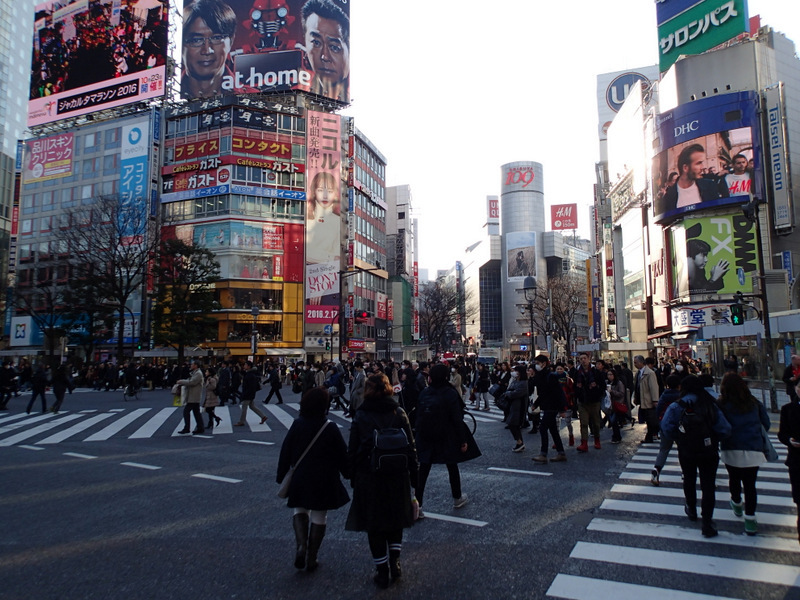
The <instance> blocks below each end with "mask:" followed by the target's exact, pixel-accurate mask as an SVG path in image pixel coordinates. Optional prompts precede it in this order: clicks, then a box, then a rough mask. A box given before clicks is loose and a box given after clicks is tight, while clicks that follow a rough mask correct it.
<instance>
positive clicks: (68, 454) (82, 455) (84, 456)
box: [64, 452, 97, 458]
mask: <svg viewBox="0 0 800 600" xmlns="http://www.w3.org/2000/svg"><path fill="white" fill-rule="evenodd" d="M64 456H72V457H73V458H97V457H96V456H92V455H91V454H80V453H79V452H64Z"/></svg>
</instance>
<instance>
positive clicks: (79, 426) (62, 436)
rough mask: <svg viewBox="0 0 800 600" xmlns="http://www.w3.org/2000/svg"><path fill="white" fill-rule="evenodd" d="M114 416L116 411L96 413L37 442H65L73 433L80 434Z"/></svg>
mask: <svg viewBox="0 0 800 600" xmlns="http://www.w3.org/2000/svg"><path fill="white" fill-rule="evenodd" d="M113 416H114V413H105V414H99V415H95V416H93V417H90V418H88V419H86V420H85V421H81V422H80V423H76V424H75V425H73V426H72V427H70V428H69V429H65V430H64V431H59V432H58V433H55V434H53V435H51V436H50V437H48V438H45V439H43V440H39V441H38V442H37V443H38V444H58V443H59V442H63V441H64V440H66V439H67V438H71V437H72V436H73V435H77V434H79V433H80V432H81V431H86V430H87V429H89V427H91V426H92V425H95V424H97V423H99V422H100V421H103V420H105V419H108V418H109V417H113Z"/></svg>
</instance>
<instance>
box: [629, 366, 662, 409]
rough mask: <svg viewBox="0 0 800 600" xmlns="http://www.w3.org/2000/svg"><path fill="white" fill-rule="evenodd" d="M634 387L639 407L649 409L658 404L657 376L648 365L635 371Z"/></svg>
mask: <svg viewBox="0 0 800 600" xmlns="http://www.w3.org/2000/svg"><path fill="white" fill-rule="evenodd" d="M635 382H636V383H635V387H634V389H636V391H637V395H636V398H637V399H638V401H639V402H638V404H639V408H643V409H645V410H649V409H651V408H655V407H656V406H657V405H658V397H659V392H658V378H657V377H656V374H655V372H654V371H653V369H651V368H650V367H648V366H646V365H645V366H644V367H642V368H641V369H640V370H639V371H638V372H637V373H636V379H635Z"/></svg>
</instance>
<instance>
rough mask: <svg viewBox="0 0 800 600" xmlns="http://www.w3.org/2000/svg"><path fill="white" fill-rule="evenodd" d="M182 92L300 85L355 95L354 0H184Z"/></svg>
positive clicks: (203, 94) (340, 97) (197, 94)
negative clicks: (352, 87) (352, 71)
mask: <svg viewBox="0 0 800 600" xmlns="http://www.w3.org/2000/svg"><path fill="white" fill-rule="evenodd" d="M181 52H182V63H183V71H182V75H181V96H182V97H183V98H187V99H192V98H211V97H214V96H220V95H227V94H243V93H259V92H275V91H284V90H301V91H305V92H311V93H314V94H317V95H319V96H324V97H326V98H330V99H332V100H336V101H339V102H343V103H348V102H349V101H350V4H349V2H348V0H281V1H279V2H277V1H274V2H256V3H255V4H254V3H253V1H252V0H185V2H184V6H183V32H182V41H181Z"/></svg>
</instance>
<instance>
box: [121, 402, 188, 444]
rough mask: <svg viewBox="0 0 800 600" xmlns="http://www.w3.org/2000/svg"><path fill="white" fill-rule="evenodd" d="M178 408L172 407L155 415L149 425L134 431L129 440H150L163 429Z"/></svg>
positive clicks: (148, 422) (146, 424) (163, 409)
mask: <svg viewBox="0 0 800 600" xmlns="http://www.w3.org/2000/svg"><path fill="white" fill-rule="evenodd" d="M177 408H178V407H177V406H170V407H168V408H162V409H161V410H160V411H158V412H157V413H156V414H155V415H153V416H152V417H151V418H150V420H149V421H147V423H145V424H144V425H142V426H141V427H140V428H139V429H137V430H136V431H134V432H133V433H132V434H131V435H129V436H128V439H129V440H134V439H140V438H149V437H153V434H154V433H155V432H156V430H157V429H158V428H159V427H161V426H162V425H163V424H164V423H165V422H166V420H167V419H169V417H170V415H171V414H172V413H174V412H175V411H176V410H177Z"/></svg>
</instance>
